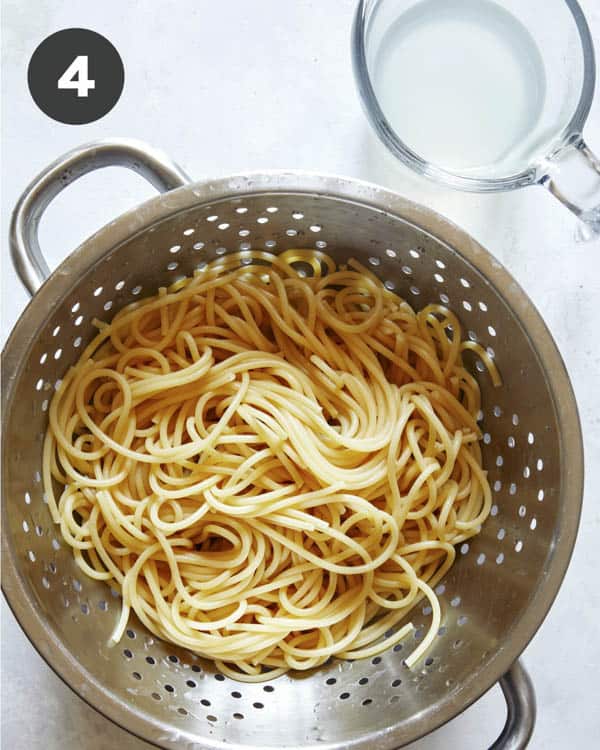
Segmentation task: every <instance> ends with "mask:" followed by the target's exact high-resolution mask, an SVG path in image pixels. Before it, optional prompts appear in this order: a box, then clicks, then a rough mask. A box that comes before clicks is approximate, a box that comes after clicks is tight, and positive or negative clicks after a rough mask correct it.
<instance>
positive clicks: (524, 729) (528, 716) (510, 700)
mask: <svg viewBox="0 0 600 750" xmlns="http://www.w3.org/2000/svg"><path fill="white" fill-rule="evenodd" d="M500 687H501V688H502V692H503V693H504V698H505V700H506V709H507V710H506V722H505V723H504V728H503V729H502V732H501V733H500V736H499V737H498V739H497V740H496V741H495V742H494V744H493V745H491V747H490V748H489V750H523V748H526V747H527V744H528V743H529V740H530V738H531V735H532V734H533V727H534V725H535V692H534V690H533V685H532V683H531V679H530V677H529V675H528V674H527V672H526V671H525V668H524V667H523V665H522V664H521V662H519V661H516V662H515V663H514V664H513V665H512V667H511V668H510V669H509V670H508V672H507V673H506V674H505V675H504V676H503V677H502V678H501V679H500Z"/></svg>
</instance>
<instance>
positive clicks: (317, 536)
mask: <svg viewBox="0 0 600 750" xmlns="http://www.w3.org/2000/svg"><path fill="white" fill-rule="evenodd" d="M302 269H305V270H302ZM307 271H308V273H307ZM97 325H98V327H99V333H98V334H97V336H96V337H95V338H94V340H93V341H92V342H91V343H90V344H89V345H88V346H87V348H86V349H85V351H84V352H83V355H82V356H81V358H80V360H79V361H78V362H77V364H76V365H75V366H74V367H72V368H71V369H70V370H69V371H68V372H67V374H66V375H65V377H64V380H63V381H62V383H61V384H60V387H59V388H58V390H57V392H56V394H55V396H54V398H53V400H52V403H51V405H50V411H49V415H50V425H49V429H48V432H47V434H46V439H45V444H44V461H43V464H44V484H45V490H46V493H47V498H48V504H49V508H50V511H51V513H52V516H53V519H54V521H55V522H56V523H57V524H60V528H61V531H62V535H63V537H64V539H65V540H66V542H67V543H68V544H69V545H70V546H71V547H72V549H73V553H74V555H75V559H76V562H77V564H78V565H79V567H80V568H81V569H82V570H83V571H84V572H85V573H86V574H87V575H88V576H90V577H91V578H95V579H98V580H105V581H107V582H108V583H109V584H110V585H111V586H112V587H113V588H115V589H117V590H118V591H119V592H120V593H121V595H122V611H121V616H120V619H119V622H118V623H117V625H116V628H115V630H114V633H113V635H112V640H113V641H114V642H117V641H118V640H119V639H120V638H121V636H122V634H123V632H124V630H125V628H126V626H127V622H128V618H129V615H130V611H131V610H133V611H134V612H135V613H136V615H137V617H138V618H139V619H140V620H141V622H142V623H143V624H144V625H145V626H146V627H147V628H148V629H149V630H150V631H151V632H153V633H154V634H156V635H157V636H159V637H161V638H163V639H165V640H167V641H170V642H172V643H174V644H177V645H178V646H181V647H184V648H187V649H191V650H192V651H194V652H196V653H198V654H200V655H202V656H205V657H208V658H211V659H213V660H215V662H216V663H217V665H218V667H219V668H220V669H221V670H222V671H223V672H224V673H226V674H229V675H230V676H233V677H235V678H238V679H242V680H247V681H255V680H260V679H264V678H265V677H266V676H268V677H273V676H275V675H277V674H279V673H282V672H285V671H287V670H289V669H300V670H304V669H309V668H311V667H315V666H317V665H320V664H323V663H324V662H325V661H326V660H327V659H329V657H331V656H339V657H342V658H345V659H357V658H361V657H367V656H372V655H375V654H377V653H379V652H381V651H383V650H384V649H387V648H388V647H390V646H391V645H392V644H394V643H396V642H398V641H400V640H402V639H403V638H404V637H405V636H406V635H407V633H409V632H410V631H411V629H412V625H411V624H405V625H403V626H401V627H400V624H401V623H402V622H403V621H404V620H405V619H406V615H407V613H408V612H409V611H410V610H411V608H413V607H414V605H415V604H416V603H417V602H418V601H419V600H421V599H422V598H423V597H426V598H427V599H428V600H429V604H430V606H431V623H430V627H429V630H428V632H427V633H426V634H425V636H424V637H423V638H422V640H421V641H420V642H419V643H418V645H417V646H416V648H415V649H414V650H413V652H412V653H411V654H410V655H409V656H408V658H407V659H406V661H407V663H408V665H409V666H412V665H414V664H415V663H416V662H418V661H419V659H420V658H421V657H422V656H423V654H424V653H425V652H426V651H427V649H428V648H429V646H430V644H431V641H432V639H433V638H434V637H435V634H436V633H437V631H438V628H439V625H440V607H439V603H438V600H437V597H436V595H435V593H434V587H435V585H436V583H437V582H438V581H439V580H440V578H441V577H442V576H443V575H444V574H445V573H446V571H447V570H448V569H449V568H450V566H451V565H452V563H453V561H454V557H455V545H456V544H459V543H461V542H463V541H464V540H465V539H468V538H469V537H472V536H473V535H475V534H477V533H478V532H479V530H480V527H481V524H482V523H483V522H484V521H485V519H486V517H487V515H488V513H489V511H490V506H491V494H490V488H489V485H488V482H487V479H486V473H485V472H484V470H483V469H482V465H481V451H480V444H479V440H480V437H481V434H480V431H479V429H478V426H477V421H476V420H477V414H478V412H479V408H480V391H479V386H478V384H477V381H476V380H475V379H474V377H473V376H472V375H471V374H470V373H469V372H468V371H467V369H466V368H465V366H464V364H463V361H462V352H463V350H464V349H465V348H473V344H472V343H471V342H464V341H462V338H461V328H460V324H459V321H458V319H457V318H456V316H455V315H453V314H452V313H451V312H450V311H449V310H447V309H445V308H443V307H440V306H439V305H428V306H427V307H425V308H424V309H423V310H421V311H420V312H418V313H415V311H414V310H413V309H412V308H411V307H410V305H409V304H408V303H407V302H405V301H403V300H402V299H400V298H399V297H398V296H397V295H395V294H393V293H392V292H391V291H389V290H388V289H387V288H386V287H385V286H384V285H383V284H382V283H381V281H380V280H379V279H377V278H376V277H375V276H374V275H372V274H371V273H370V272H369V271H368V270H367V269H365V268H363V267H362V266H361V265H360V264H359V263H357V262H356V261H353V260H350V261H349V262H348V265H347V266H340V267H337V268H336V266H335V264H334V263H333V261H332V260H331V258H329V257H328V256H327V255H325V254H323V253H321V252H318V251H308V250H293V251H292V250H289V251H287V252H285V253H283V254H281V255H279V256H275V255H273V254H270V253H267V252H260V251H253V252H246V253H239V254H235V255H230V256H226V257H224V258H219V259H217V260H215V261H213V262H212V263H210V264H208V266H206V267H205V268H204V269H203V270H202V271H197V272H196V273H195V274H194V276H193V277H192V278H186V279H183V280H181V281H178V282H176V283H175V284H173V285H172V286H171V287H170V288H168V289H166V288H161V289H159V291H158V294H157V295H156V296H154V297H150V298H147V299H144V300H142V301H137V302H134V303H133V304H130V305H128V306H127V307H125V308H124V309H123V310H121V311H120V312H119V313H118V314H117V315H115V317H114V318H113V320H112V322H111V323H110V324H105V323H100V322H98V323H97ZM479 353H480V355H482V356H483V355H484V354H485V353H484V352H483V350H481V351H480V352H479ZM486 363H487V366H488V370H489V373H490V375H491V377H492V379H493V380H494V381H495V382H498V373H497V371H496V369H495V367H494V364H493V362H491V361H490V360H489V358H488V359H487V360H486ZM58 486H60V493H59V492H56V494H55V490H56V489H57V487H58ZM390 633H391V635H390ZM384 635H387V636H388V637H384Z"/></svg>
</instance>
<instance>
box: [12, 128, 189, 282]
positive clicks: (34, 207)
mask: <svg viewBox="0 0 600 750" xmlns="http://www.w3.org/2000/svg"><path fill="white" fill-rule="evenodd" d="M114 166H119V167H127V168H128V169H131V170H133V171H134V172H138V173H139V174H140V175H142V176H143V177H145V178H146V179H147V180H148V182H150V183H151V184H152V185H154V187H155V188H156V189H157V190H159V191H160V192H161V193H165V192H167V191H168V190H173V188H177V187H181V186H182V185H185V184H186V183H188V182H189V181H190V180H189V177H188V176H187V175H186V174H185V172H183V171H182V170H181V169H180V167H178V166H177V164H175V162H173V161H172V160H171V159H170V158H169V157H168V156H167V155H166V154H163V153H162V152H161V151H158V150H157V149H154V148H152V147H150V146H147V145H146V144H144V143H141V142H139V141H135V140H130V139H128V138H113V139H106V140H99V141H93V142H91V143H87V144H85V145H83V146H79V147H78V148H75V149H73V150H72V151H69V152H67V153H66V154H64V155H63V156H61V157H60V158H58V159H57V160H56V161H55V162H53V163H52V164H50V165H49V166H48V167H46V169H44V170H43V171H42V172H40V174H38V176H37V177H35V179H34V180H33V181H32V182H31V183H30V184H29V185H28V187H27V188H26V189H25V191H24V192H23V195H22V196H21V197H20V199H19V202H18V203H17V205H16V207H15V210H14V211H13V215H12V219H11V225H10V251H11V256H12V261H13V265H14V267H15V270H16V272H17V275H18V277H19V278H20V279H21V282H22V283H23V285H24V286H25V288H26V289H27V290H28V292H29V293H30V294H31V295H32V296H33V295H34V294H35V293H36V292H37V290H38V289H39V288H40V286H41V285H42V284H43V283H44V281H45V280H46V279H47V278H48V276H49V275H50V269H49V268H48V264H47V263H46V261H45V259H44V256H43V254H42V250H41V248H40V243H39V240H38V227H39V223H40V219H41V217H42V215H43V213H44V211H45V210H46V208H47V207H48V205H49V204H50V202H51V201H52V200H53V199H54V198H55V197H56V196H57V195H58V194H59V193H60V192H61V191H62V190H64V189H65V188H66V187H67V185H70V184H71V183H72V182H75V180H78V179H79V178H80V177H83V175H85V174H87V173H88V172H93V171H95V170H96V169H102V168H103V167H114Z"/></svg>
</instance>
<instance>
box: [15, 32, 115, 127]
mask: <svg viewBox="0 0 600 750" xmlns="http://www.w3.org/2000/svg"><path fill="white" fill-rule="evenodd" d="M124 81H125V71H124V70H123V61H122V60H121V57H120V55H119V53H118V52H117V50H116V49H115V48H114V47H113V45H112V44H111V43H110V42H109V41H108V39H106V38H105V37H103V36H102V35H101V34H97V33H96V32H95V31H90V30H89V29H63V30H62V31H57V32H56V33H55V34H51V35H50V36H49V37H47V38H46V39H44V41H43V42H42V43H41V44H40V45H39V46H38V48H37V49H36V51H35V52H34V53H33V55H32V57H31V60H30V61H29V69H28V71H27V82H28V84H29V91H30V92H31V96H32V97H33V100H34V101H35V103H36V104H37V105H38V107H39V108H40V109H41V110H42V112H44V113H45V114H47V115H48V117H51V118H52V119H53V120H58V122H64V123H66V124H68V125H84V124H86V123H88V122H94V120H98V119H100V118H101V117H104V115H105V114H106V113H107V112H110V110H111V109H112V108H113V107H114V106H115V104H116V103H117V102H118V101H119V97H120V96H121V92H122V91H123V83H124Z"/></svg>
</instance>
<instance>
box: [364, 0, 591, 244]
mask: <svg viewBox="0 0 600 750" xmlns="http://www.w3.org/2000/svg"><path fill="white" fill-rule="evenodd" d="M352 56H353V66H354V73H355V77H356V82H357V85H358V89H359V92H360V96H361V99H362V103H363V106H364V109H365V111H366V113H367V116H368V118H369V120H370V122H371V124H372V126H373V127H374V129H375V131H376V133H377V135H378V136H379V138H380V139H381V141H382V142H383V143H384V144H385V145H386V146H387V148H388V149H389V150H390V151H391V152H392V153H393V154H394V155H395V156H396V157H397V158H398V159H400V160H401V161H402V162H404V164H406V165H407V166H409V167H411V168H412V169H414V170H415V171H416V172H418V173H420V174H423V175H426V176H427V177H430V178H432V179H434V180H437V181H438V182H442V183H445V184H447V185H449V186H451V187H454V188H459V189H462V190H470V191H476V192H492V191H497V190H512V189H514V188H518V187H524V186H526V185H533V184H539V185H543V186H544V187H546V188H547V189H548V190H549V191H550V192H551V193H552V194H553V195H554V196H555V197H556V198H558V199H559V200H560V201H561V202H562V203H563V204H564V205H565V206H567V208H569V209H570V210H571V211H572V212H573V213H575V214H576V215H577V216H578V217H579V218H580V219H581V220H582V221H583V222H584V225H585V228H586V232H585V233H584V236H587V237H590V236H597V235H600V160H599V159H598V158H597V157H596V156H595V155H594V154H593V153H592V151H591V150H590V149H589V147H588V146H587V144H586V142H585V141H584V139H583V135H582V130H583V126H584V124H585V121H586V118H587V116H588V113H589V111H590V107H591V103H592V97H593V93H594V85H595V77H596V75H595V74H596V69H595V61H594V49H593V44H592V38H591V34H590V31H589V28H588V25H587V22H586V20H585V17H584V15H583V12H582V10H581V8H580V6H579V4H578V2H577V0H545V2H543V3H532V2H526V3H524V2H522V0H360V1H359V3H358V7H357V10H356V15H355V19H354V26H353V31H352Z"/></svg>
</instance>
